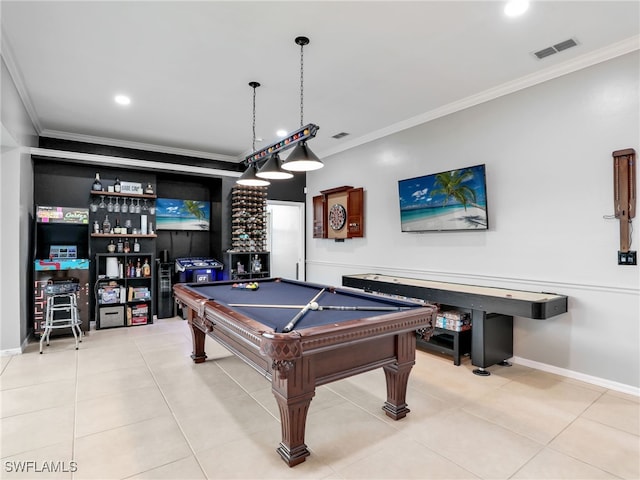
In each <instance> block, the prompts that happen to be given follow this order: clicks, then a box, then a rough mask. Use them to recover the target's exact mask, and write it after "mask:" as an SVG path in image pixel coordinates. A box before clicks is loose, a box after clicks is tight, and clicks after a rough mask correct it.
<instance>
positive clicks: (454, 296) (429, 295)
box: [342, 274, 568, 320]
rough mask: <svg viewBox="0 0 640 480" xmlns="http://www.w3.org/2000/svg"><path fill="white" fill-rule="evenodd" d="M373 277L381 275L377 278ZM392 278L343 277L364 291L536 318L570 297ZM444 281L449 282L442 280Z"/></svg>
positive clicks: (561, 307) (562, 307) (562, 308)
mask: <svg viewBox="0 0 640 480" xmlns="http://www.w3.org/2000/svg"><path fill="white" fill-rule="evenodd" d="M374 277H377V278H379V279H377V280H376V279H374ZM391 278H392V277H385V276H384V275H374V274H365V275H344V276H343V277H342V284H343V286H345V287H352V288H358V289H362V290H364V291H365V292H374V293H382V294H387V295H399V296H403V297H410V298H419V299H425V300H427V301H429V302H433V303H438V304H444V305H451V306H456V307H461V308H470V309H473V310H481V311H484V312H487V313H501V314H503V315H512V316H517V317H525V318H531V319H534V320H545V319H547V318H550V317H554V316H556V315H560V314H562V313H566V312H567V310H568V297H566V296H564V295H558V294H553V293H549V294H540V295H541V297H540V298H539V299H537V300H531V299H521V298H516V297H515V296H506V295H507V293H505V292H510V291H511V290H506V289H500V288H493V287H483V288H482V291H483V292H487V291H491V292H495V295H487V294H474V293H470V292H469V291H456V290H455V287H456V286H457V285H458V284H454V283H451V284H449V285H451V287H452V290H446V289H440V288H429V287H427V286H421V285H420V284H418V283H417V282H416V284H412V280H413V279H406V280H407V282H405V283H402V281H403V280H405V279H395V278H394V279H393V280H394V281H386V280H389V279H391ZM381 279H385V280H381ZM396 280H399V281H396ZM439 283H442V282H439ZM442 285H447V284H446V283H442ZM512 292H514V294H516V293H515V292H517V291H512ZM527 293H531V292H527Z"/></svg>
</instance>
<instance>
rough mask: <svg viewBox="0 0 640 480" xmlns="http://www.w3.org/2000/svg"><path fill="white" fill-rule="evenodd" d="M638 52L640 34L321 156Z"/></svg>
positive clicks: (363, 136) (384, 129) (325, 152)
mask: <svg viewBox="0 0 640 480" xmlns="http://www.w3.org/2000/svg"><path fill="white" fill-rule="evenodd" d="M637 50H640V35H635V36H633V37H629V38H627V39H626V40H623V41H620V42H617V43H614V44H611V45H609V46H607V47H604V48H601V49H599V50H596V51H594V52H591V53H587V54H585V55H582V56H579V57H576V58H574V59H573V60H569V61H567V62H563V63H562V64H559V65H555V66H553V67H549V68H546V69H543V70H540V71H538V72H535V73H533V74H530V75H526V76H524V77H521V78H518V79H516V80H513V81H511V82H507V83H503V84H502V85H499V86H497V87H494V88H490V89H488V90H485V91H484V92H480V93H478V94H476V95H471V96H470V97H466V98H463V99H461V100H459V101H456V102H452V103H449V104H447V105H443V106H442V107H439V108H436V109H433V110H430V111H428V112H425V113H422V114H420V115H417V116H415V117H411V118H409V119H407V120H403V121H401V122H398V123H394V124H393V125H389V126H388V127H384V128H381V129H379V130H376V131H374V132H371V133H369V134H366V135H362V136H361V137H357V138H354V139H352V140H349V141H347V142H345V143H342V144H340V146H336V147H333V148H329V149H325V150H323V151H320V152H319V156H320V158H323V159H324V158H326V157H328V156H330V155H335V154H336V153H340V152H344V151H345V150H349V149H351V148H355V147H358V146H360V145H364V144H365V143H369V142H373V141H374V140H378V139H380V138H383V137H386V136H388V135H391V134H394V133H397V132H400V131H402V130H407V129H409V128H412V127H415V126H417V125H421V124H423V123H427V122H430V121H432V120H435V119H437V118H440V117H444V116H446V115H450V114H452V113H455V112H459V111H461V110H464V109H466V108H469V107H474V106H476V105H480V104H482V103H485V102H488V101H490V100H495V99H496V98H499V97H502V96H504V95H508V94H510V93H514V92H517V91H519V90H523V89H525V88H529V87H532V86H534V85H537V84H539V83H543V82H546V81H548V80H552V79H554V78H558V77H561V76H564V75H567V74H569V73H573V72H576V71H578V70H582V69H584V68H587V67H591V66H593V65H596V64H598V63H602V62H606V61H607V60H611V59H613V58H616V57H619V56H621V55H625V54H627V53H631V52H634V51H637ZM532 58H533V57H532ZM534 60H535V59H534Z"/></svg>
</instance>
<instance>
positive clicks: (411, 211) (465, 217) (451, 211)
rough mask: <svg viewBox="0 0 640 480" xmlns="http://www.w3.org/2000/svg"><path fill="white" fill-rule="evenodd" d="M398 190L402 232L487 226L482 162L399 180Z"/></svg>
mask: <svg viewBox="0 0 640 480" xmlns="http://www.w3.org/2000/svg"><path fill="white" fill-rule="evenodd" d="M398 193H399V197H400V225H401V228H402V231H403V232H429V231H438V232H441V231H452V230H487V229H488V228H489V219H488V216H487V186H486V176H485V166H484V165H475V166H473V167H466V168H459V169H456V170H449V171H446V172H440V173H434V174H431V175H424V176H422V177H415V178H408V179H406V180H400V181H399V182H398Z"/></svg>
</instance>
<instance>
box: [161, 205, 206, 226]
mask: <svg viewBox="0 0 640 480" xmlns="http://www.w3.org/2000/svg"><path fill="white" fill-rule="evenodd" d="M210 222H211V205H210V204H209V202H203V201H199V200H180V199H175V198H158V200H157V201H156V226H157V229H158V230H196V231H208V230H209V225H210Z"/></svg>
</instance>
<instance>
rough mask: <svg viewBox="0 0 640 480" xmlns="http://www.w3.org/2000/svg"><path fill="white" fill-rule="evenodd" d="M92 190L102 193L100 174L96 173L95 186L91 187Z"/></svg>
mask: <svg viewBox="0 0 640 480" xmlns="http://www.w3.org/2000/svg"><path fill="white" fill-rule="evenodd" d="M91 190H94V191H96V192H101V191H102V182H101V181H100V174H99V173H98V172H96V178H94V179H93V185H91Z"/></svg>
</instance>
